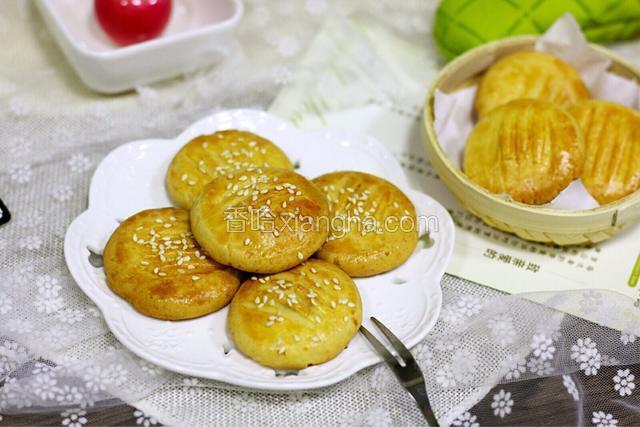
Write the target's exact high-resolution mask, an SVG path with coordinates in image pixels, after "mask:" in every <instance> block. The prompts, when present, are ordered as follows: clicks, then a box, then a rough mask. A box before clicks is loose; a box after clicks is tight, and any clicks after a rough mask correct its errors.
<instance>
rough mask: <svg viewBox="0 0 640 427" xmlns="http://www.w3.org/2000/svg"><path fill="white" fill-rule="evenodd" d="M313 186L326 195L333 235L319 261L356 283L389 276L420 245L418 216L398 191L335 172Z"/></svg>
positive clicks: (362, 176)
mask: <svg viewBox="0 0 640 427" xmlns="http://www.w3.org/2000/svg"><path fill="white" fill-rule="evenodd" d="M313 183H314V184H315V185H316V186H317V187H318V188H319V189H320V190H322V192H323V193H324V194H325V196H326V197H327V201H328V202H329V209H330V211H331V232H330V235H329V239H328V241H327V243H326V244H325V245H324V246H323V247H322V249H320V251H318V253H317V255H316V256H317V257H318V258H320V259H323V260H326V261H329V262H332V263H334V264H336V265H337V266H338V267H340V268H342V269H343V270H344V271H345V272H347V274H349V275H350V276H352V277H365V276H372V275H375V274H379V273H383V272H385V271H389V270H391V269H393V268H395V267H397V266H399V265H400V264H402V263H403V262H404V261H406V260H407V258H409V256H410V255H411V254H412V253H413V251H414V249H415V247H416V244H417V243H418V223H417V218H416V210H415V208H414V206H413V203H411V201H410V200H409V198H408V197H407V196H406V195H405V194H404V193H403V192H402V191H401V190H400V189H399V188H398V187H396V186H395V185H393V184H391V183H390V182H389V181H386V180H384V179H382V178H378V177H377V176H374V175H370V174H367V173H362V172H351V171H348V172H334V173H329V174H326V175H322V176H320V177H318V178H316V179H314V180H313Z"/></svg>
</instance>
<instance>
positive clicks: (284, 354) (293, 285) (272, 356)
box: [227, 259, 362, 369]
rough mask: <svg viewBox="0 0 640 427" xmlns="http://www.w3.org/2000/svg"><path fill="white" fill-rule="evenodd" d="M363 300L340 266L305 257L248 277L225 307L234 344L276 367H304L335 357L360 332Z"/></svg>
mask: <svg viewBox="0 0 640 427" xmlns="http://www.w3.org/2000/svg"><path fill="white" fill-rule="evenodd" d="M361 322H362V303H361V301H360V294H359V292H358V288H357V287H356V285H355V283H354V282H353V280H352V279H351V278H350V277H349V276H348V275H347V274H346V273H345V272H344V271H342V270H340V269H339V268H338V267H336V266H334V265H333V264H330V263H328V262H325V261H321V260H315V259H312V260H309V261H307V262H305V263H303V264H302V265H299V266H297V267H295V268H293V269H291V270H289V271H285V272H282V273H278V274H274V275H272V276H265V277H252V278H251V279H249V280H247V281H246V282H244V283H243V284H242V286H241V287H240V290H239V291H238V293H237V294H236V296H235V297H234V299H233V301H232V302H231V305H230V306H229V317H228V321H227V325H228V327H229V332H230V334H231V337H232V339H233V341H234V342H235V345H236V348H237V349H238V350H239V351H240V352H242V353H243V354H245V355H246V356H248V357H250V358H251V359H253V360H255V361H257V362H259V363H261V364H263V365H265V366H269V367H271V368H275V369H302V368H306V367H307V366H309V365H317V364H320V363H324V362H326V361H328V360H330V359H333V358H334V357H336V356H337V355H338V354H340V352H341V351H342V350H343V349H344V348H345V347H346V346H347V345H348V344H349V341H351V339H352V338H353V336H354V335H355V334H356V333H357V332H358V328H359V327H360V323H361Z"/></svg>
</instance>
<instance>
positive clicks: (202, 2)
mask: <svg viewBox="0 0 640 427" xmlns="http://www.w3.org/2000/svg"><path fill="white" fill-rule="evenodd" d="M36 4H37V5H38V8H39V9H40V12H41V14H42V16H43V17H44V20H45V22H46V23H47V26H48V27H49V29H50V31H51V33H52V34H53V36H54V37H55V39H56V41H57V42H58V44H59V45H60V47H61V48H62V51H63V52H64V54H65V56H66V57H67V60H68V61H69V62H70V63H71V65H72V66H73V68H74V69H75V70H76V72H77V73H78V75H79V76H80V79H81V80H82V81H83V82H84V83H85V84H86V85H87V86H89V87H90V88H92V89H94V90H96V91H98V92H103V93H117V92H123V91H125V90H128V89H132V88H135V87H136V86H139V85H144V84H148V83H151V82H154V81H157V80H161V79H165V78H169V77H174V76H176V75H179V74H180V73H183V72H185V71H189V70H192V69H195V68H198V67H201V66H203V65H206V64H211V63H214V62H216V61H218V60H219V59H220V58H221V56H222V54H223V53H224V52H226V51H227V48H228V46H229V44H230V41H231V30H232V29H233V28H234V27H235V26H236V25H237V23H238V21H239V20H240V17H241V16H242V12H243V6H242V3H241V2H240V0H174V2H173V10H172V13H171V19H170V20H169V23H168V25H167V28H166V29H165V31H164V32H163V34H162V35H161V36H160V37H158V38H156V39H153V40H149V41H146V42H142V43H137V44H133V45H129V46H125V47H121V46H118V45H116V44H115V43H114V42H112V41H111V40H110V39H109V38H108V37H107V36H106V34H104V32H103V31H102V28H101V27H100V25H99V24H98V21H97V19H96V17H95V14H94V11H93V1H92V0H37V2H36Z"/></svg>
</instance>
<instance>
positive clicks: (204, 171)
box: [166, 130, 293, 209]
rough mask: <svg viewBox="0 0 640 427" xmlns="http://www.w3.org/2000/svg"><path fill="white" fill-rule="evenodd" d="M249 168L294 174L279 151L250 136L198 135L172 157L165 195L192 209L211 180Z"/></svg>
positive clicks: (227, 133) (235, 133) (239, 133)
mask: <svg viewBox="0 0 640 427" xmlns="http://www.w3.org/2000/svg"><path fill="white" fill-rule="evenodd" d="M252 166H254V167H255V166H264V167H274V168H283V169H289V170H293V165H292V164H291V162H290V161H289V158H288V157H287V156H286V154H284V152H282V150H280V148H278V147H277V146H276V145H274V144H273V143H272V142H271V141H269V140H267V139H265V138H262V137H260V136H258V135H256V134H253V133H251V132H246V131H240V130H224V131H219V132H216V133H214V134H211V135H201V136H199V137H197V138H194V139H192V140H191V141H189V142H188V143H187V144H186V145H185V146H184V147H182V148H181V149H180V151H178V153H177V154H176V155H175V156H174V158H173V160H172V161H171V164H170V165H169V169H168V170H167V176H166V186H167V191H168V192H169V196H170V197H171V200H173V202H174V203H175V204H176V205H178V206H179V207H181V208H183V209H191V205H192V204H193V200H194V199H195V198H196V196H197V194H198V192H199V191H200V190H201V189H202V187H204V186H205V185H206V184H208V183H209V182H211V180H213V179H214V178H216V177H217V176H219V175H221V174H226V173H229V172H232V171H236V170H239V169H246V168H248V167H252Z"/></svg>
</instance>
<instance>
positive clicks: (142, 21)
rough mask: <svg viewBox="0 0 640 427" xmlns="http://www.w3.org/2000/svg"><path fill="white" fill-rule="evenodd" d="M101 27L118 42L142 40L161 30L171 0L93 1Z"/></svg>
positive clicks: (168, 15)
mask: <svg viewBox="0 0 640 427" xmlns="http://www.w3.org/2000/svg"><path fill="white" fill-rule="evenodd" d="M94 7H95V11H96V17H97V18H98V22H99V23H100V26H101V27H102V29H103V30H104V31H105V32H106V33H107V34H108V35H109V37H111V38H112V39H113V41H115V42H116V43H118V44H119V45H122V46H124V45H128V44H132V43H139V42H142V41H145V40H149V39H152V38H154V37H157V36H159V35H160V33H162V31H163V30H164V28H165V27H166V26H167V23H168V22H169V17H170V16H171V0H94Z"/></svg>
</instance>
